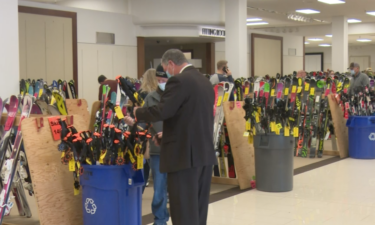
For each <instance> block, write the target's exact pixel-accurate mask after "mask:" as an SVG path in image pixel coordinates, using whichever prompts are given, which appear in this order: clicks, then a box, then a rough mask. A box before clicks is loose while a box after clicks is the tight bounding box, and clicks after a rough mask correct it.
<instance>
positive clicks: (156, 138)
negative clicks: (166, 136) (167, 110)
mask: <svg viewBox="0 0 375 225" xmlns="http://www.w3.org/2000/svg"><path fill="white" fill-rule="evenodd" d="M162 137H163V132H159V133H157V134H156V135H155V136H154V138H153V139H152V140H153V141H154V143H155V145H156V146H160V144H161V138H162Z"/></svg>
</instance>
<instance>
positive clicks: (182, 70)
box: [180, 64, 192, 73]
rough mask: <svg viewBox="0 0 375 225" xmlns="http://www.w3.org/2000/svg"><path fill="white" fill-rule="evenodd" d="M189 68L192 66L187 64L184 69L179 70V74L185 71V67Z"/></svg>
mask: <svg viewBox="0 0 375 225" xmlns="http://www.w3.org/2000/svg"><path fill="white" fill-rule="evenodd" d="M189 66H192V64H187V65H186V66H184V68H182V69H181V71H180V73H182V72H184V70H185V69H186V67H189Z"/></svg>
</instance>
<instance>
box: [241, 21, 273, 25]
mask: <svg viewBox="0 0 375 225" xmlns="http://www.w3.org/2000/svg"><path fill="white" fill-rule="evenodd" d="M267 24H268V23H267V22H264V21H263V22H254V23H247V24H246V25H247V26H256V25H267Z"/></svg>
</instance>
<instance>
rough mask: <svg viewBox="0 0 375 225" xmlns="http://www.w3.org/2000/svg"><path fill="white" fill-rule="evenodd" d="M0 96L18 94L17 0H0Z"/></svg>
mask: <svg viewBox="0 0 375 225" xmlns="http://www.w3.org/2000/svg"><path fill="white" fill-rule="evenodd" d="M0 30H1V35H0V52H1V54H0V79H1V81H0V97H1V98H2V99H3V100H4V99H5V98H9V97H10V96H11V95H18V94H19V78H20V75H19V47H18V46H19V43H18V1H15V0H0Z"/></svg>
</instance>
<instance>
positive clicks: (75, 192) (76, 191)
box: [73, 188, 79, 196]
mask: <svg viewBox="0 0 375 225" xmlns="http://www.w3.org/2000/svg"><path fill="white" fill-rule="evenodd" d="M73 189H74V196H76V195H79V189H76V188H73Z"/></svg>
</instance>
